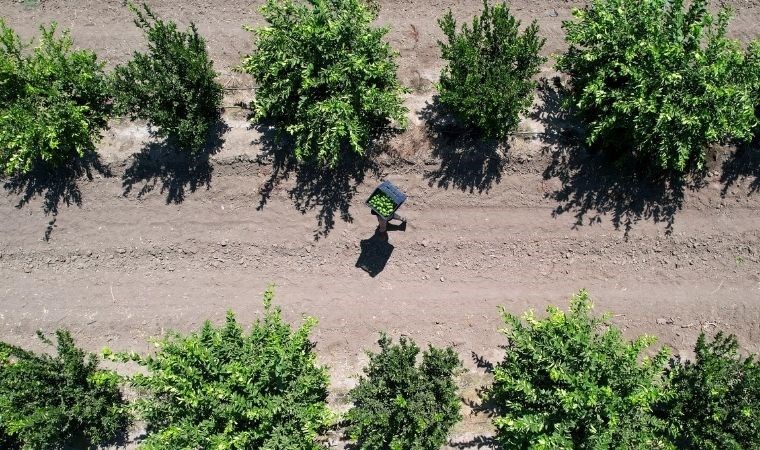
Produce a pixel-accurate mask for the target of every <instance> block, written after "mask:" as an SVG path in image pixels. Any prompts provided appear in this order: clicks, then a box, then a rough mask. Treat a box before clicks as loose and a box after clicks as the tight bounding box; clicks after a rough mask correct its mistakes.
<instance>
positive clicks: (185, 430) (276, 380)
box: [122, 290, 332, 450]
mask: <svg viewBox="0 0 760 450" xmlns="http://www.w3.org/2000/svg"><path fill="white" fill-rule="evenodd" d="M272 296H273V292H272V290H267V292H266V294H265V295H264V317H263V318H262V319H259V320H257V321H256V323H255V324H254V325H253V327H252V328H251V331H250V333H248V334H245V333H244V332H243V330H242V329H241V327H240V326H239V325H238V323H237V321H236V320H235V316H234V315H233V314H232V313H228V314H227V320H226V323H225V324H224V325H223V326H221V327H219V328H216V327H214V326H213V325H212V324H211V323H210V322H206V323H205V324H204V325H203V328H202V329H201V330H200V332H199V333H192V334H190V335H187V336H182V335H179V334H176V333H174V334H168V335H167V336H165V337H164V338H162V339H161V340H159V341H157V342H156V345H157V347H158V352H157V353H156V355H155V356H146V357H140V356H137V355H129V356H128V358H130V359H132V360H135V361H137V362H138V363H139V364H140V365H142V366H144V367H145V368H146V369H147V374H139V375H135V376H134V377H133V378H132V384H133V385H134V386H135V387H136V388H137V389H138V390H139V391H140V392H143V393H144V394H145V395H146V397H144V398H142V399H141V400H139V401H138V402H137V404H136V408H137V410H138V411H139V412H140V415H141V416H142V418H144V419H145V420H146V421H147V422H148V425H149V430H148V436H147V438H146V439H145V441H144V442H143V444H142V445H141V448H143V449H156V450H158V449H167V448H170V449H188V450H189V449H198V448H206V449H251V450H259V449H265V450H279V449H317V448H320V446H319V445H318V444H317V443H316V442H315V438H316V437H317V435H318V433H319V432H320V431H321V430H322V429H323V428H324V427H325V426H327V425H329V423H330V421H331V420H332V416H331V413H330V411H329V410H328V409H327V405H326V402H325V401H326V399H327V385H328V375H327V370H326V369H325V368H324V367H318V366H317V365H316V363H315V358H316V355H315V353H314V352H313V345H312V343H311V342H310V341H309V332H310V330H311V328H312V327H313V326H314V325H315V323H316V321H315V319H313V318H308V319H306V321H305V323H304V324H303V326H301V327H300V328H299V329H298V330H295V331H293V330H292V329H291V327H290V325H289V324H287V323H285V322H283V320H282V318H281V316H280V310H279V308H276V307H273V306H272ZM125 357H126V356H124V355H122V358H125Z"/></svg>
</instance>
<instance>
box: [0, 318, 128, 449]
mask: <svg viewBox="0 0 760 450" xmlns="http://www.w3.org/2000/svg"><path fill="white" fill-rule="evenodd" d="M38 335H39V337H40V339H42V340H43V342H45V343H47V344H49V345H53V344H52V342H50V341H49V340H48V339H47V338H46V337H45V336H44V335H43V334H42V333H38ZM56 340H57V342H56V355H55V356H50V355H47V354H35V353H32V352H30V351H27V350H24V349H21V348H19V347H16V346H13V345H9V344H6V343H4V342H0V444H7V445H8V447H2V448H9V449H11V448H18V447H16V445H19V446H20V448H22V449H24V450H38V449H60V448H64V447H65V446H67V445H76V444H77V443H79V444H78V445H82V444H81V443H82V442H84V443H85V445H93V446H97V445H107V444H109V443H112V441H113V440H115V439H117V438H119V437H120V436H122V435H123V433H124V432H125V430H126V428H127V426H128V425H129V422H130V416H129V414H128V410H127V406H126V402H125V401H124V399H123V398H122V395H121V391H120V390H119V384H120V382H121V378H120V377H119V376H118V375H117V374H116V373H114V372H112V371H109V370H102V369H99V368H98V366H99V361H98V358H97V356H95V355H93V354H87V353H85V352H84V351H83V350H80V349H79V348H77V347H76V346H75V345H74V340H73V339H72V337H71V334H70V333H69V332H68V331H66V330H59V331H57V332H56Z"/></svg>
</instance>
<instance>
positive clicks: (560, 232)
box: [0, 0, 760, 448]
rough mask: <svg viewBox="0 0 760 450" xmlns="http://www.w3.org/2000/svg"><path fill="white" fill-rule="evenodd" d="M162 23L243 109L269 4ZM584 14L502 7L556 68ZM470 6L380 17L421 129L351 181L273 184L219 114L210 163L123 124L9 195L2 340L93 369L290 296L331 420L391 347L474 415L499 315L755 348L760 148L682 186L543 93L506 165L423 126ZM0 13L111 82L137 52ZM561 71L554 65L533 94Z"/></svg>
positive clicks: (100, 5)
mask: <svg viewBox="0 0 760 450" xmlns="http://www.w3.org/2000/svg"><path fill="white" fill-rule="evenodd" d="M149 3H150V4H151V5H152V6H153V7H154V9H155V11H156V12H157V13H158V14H160V15H162V16H166V17H169V18H172V19H175V20H178V21H180V22H182V23H188V22H189V21H195V22H196V23H197V24H198V26H199V29H200V31H201V32H202V33H203V34H204V35H205V36H206V37H207V40H208V44H209V49H210V52H211V55H212V57H213V58H214V59H215V61H216V67H217V69H218V70H219V71H220V72H221V74H222V76H221V77H222V81H223V83H225V85H226V86H227V87H228V88H242V89H241V90H231V91H229V92H228V97H227V99H226V100H225V103H226V104H227V105H233V104H234V103H235V102H238V101H241V100H246V99H249V98H250V95H251V92H250V91H248V90H245V89H247V88H250V87H251V86H250V80H248V79H246V77H244V76H242V75H240V74H236V73H233V72H232V68H233V67H234V66H235V65H236V64H238V63H239V61H240V58H241V56H242V55H244V54H245V53H246V52H248V51H249V50H250V47H251V45H250V39H249V36H248V34H247V33H246V32H244V31H243V30H242V28H241V26H242V25H243V24H259V23H261V18H260V16H259V15H258V13H257V12H256V10H257V8H258V6H260V4H261V3H262V2H261V1H248V2H245V1H220V0H208V1H203V2H200V1H186V0H183V1H178V0H167V1H151V2H149ZM724 3H725V4H728V5H729V6H732V7H733V8H735V14H736V15H735V18H734V20H733V22H732V26H731V34H732V36H734V37H736V38H738V39H740V40H742V41H743V42H747V41H748V40H750V39H752V38H755V37H757V33H758V25H757V24H759V23H760V2H755V1H740V0H734V1H726V2H724ZM583 4H584V2H581V1H551V0H546V1H528V0H515V1H513V2H511V3H510V5H511V9H512V11H513V12H514V13H516V15H517V16H518V17H519V18H521V19H522V20H523V23H527V22H528V21H530V20H532V19H536V20H538V22H539V25H540V26H541V29H542V34H543V35H545V36H546V37H547V39H548V42H547V46H546V49H545V52H546V54H547V55H549V56H551V55H552V54H556V53H557V52H560V51H562V49H563V41H562V39H563V38H562V32H561V22H562V20H566V19H568V18H569V17H570V14H571V9H572V8H573V7H579V6H582V5H583ZM480 5H481V3H480V1H473V0H467V1H452V0H441V1H433V0H425V1H422V0H408V1H402V0H381V6H382V10H381V16H380V18H379V20H378V22H379V23H381V24H384V25H388V26H390V27H391V31H390V33H389V35H388V39H389V41H390V42H391V43H392V44H393V45H394V46H395V47H396V48H397V49H399V50H400V52H401V57H400V59H399V63H400V67H399V75H400V77H401V80H402V82H404V83H405V84H406V85H407V86H409V87H410V88H412V89H413V94H411V95H410V96H409V97H408V99H407V105H408V106H409V108H410V118H411V119H412V126H411V127H410V128H409V130H407V131H406V132H404V133H403V134H401V135H399V136H396V137H394V138H393V139H391V140H390V141H389V142H387V143H386V144H385V145H384V146H383V148H382V150H385V151H384V152H378V154H377V155H375V156H374V157H373V158H372V160H371V162H370V163H368V164H366V165H364V166H362V167H361V169H360V170H356V171H353V172H342V173H340V174H337V175H334V176H325V175H319V174H312V173H308V172H304V171H294V170H292V169H289V168H287V167H282V166H278V165H276V164H273V163H272V161H271V159H270V158H269V157H268V152H269V151H270V150H271V139H270V138H271V136H268V134H267V133H266V132H264V133H262V132H261V130H255V129H249V128H250V127H249V126H248V124H247V122H246V120H245V115H246V112H245V111H244V110H240V109H235V108H228V109H227V110H226V112H225V114H224V124H223V125H220V129H224V130H225V133H224V134H223V135H222V136H221V139H220V141H219V142H218V143H217V144H218V145H217V148H216V149H214V151H210V152H209V154H208V155H206V156H204V157H201V158H200V159H199V160H198V161H188V160H187V159H184V158H183V157H181V156H177V155H176V154H174V153H173V152H172V151H171V149H168V148H166V147H165V146H163V145H162V144H161V143H159V142H155V141H154V140H152V138H151V137H150V134H149V132H148V130H147V128H146V127H145V126H144V124H139V123H138V124H132V123H130V122H128V121H118V120H116V121H114V122H113V123H112V127H111V129H110V130H108V131H107V132H106V133H105V136H104V138H103V141H102V142H101V145H100V147H99V149H98V151H99V154H100V159H99V161H92V164H90V165H89V166H88V167H87V169H86V170H84V169H83V170H82V171H80V172H74V173H72V172H69V173H59V174H56V175H55V176H44V177H43V176H32V177H29V178H26V179H14V180H4V181H3V183H4V186H5V191H6V195H5V196H3V197H2V198H0V230H2V234H0V276H1V277H2V279H3V289H2V291H0V339H3V340H5V341H9V342H12V343H16V344H21V345H24V346H28V347H31V348H34V349H40V348H41V347H40V344H39V343H38V342H37V341H36V339H35V336H34V332H35V330H37V329H42V330H44V331H52V330H54V329H56V328H59V327H66V328H69V329H71V330H72V332H73V334H74V336H75V337H76V339H77V340H78V342H80V343H81V344H82V345H83V346H84V347H86V348H88V349H90V350H93V351H98V350H99V349H101V348H102V347H103V346H108V347H110V348H112V349H114V350H137V351H149V350H150V348H151V346H150V344H149V343H148V341H147V340H148V338H149V337H151V336H157V335H160V334H161V333H162V332H164V331H165V330H167V329H174V330H180V331H190V330H193V329H197V328H198V327H199V326H200V324H201V323H202V322H203V321H204V320H206V319H211V320H215V321H218V320H221V319H222V318H223V316H224V313H225V311H227V310H233V311H235V312H236V313H237V314H238V316H239V318H240V319H241V320H242V321H244V322H246V321H251V320H253V319H254V318H255V317H256V316H257V314H259V313H260V311H261V302H260V294H261V293H262V292H263V290H264V289H265V288H266V286H267V285H268V284H269V283H276V284H277V301H278V303H279V304H280V305H282V307H283V311H284V313H285V316H286V318H288V319H289V320H292V321H294V322H297V321H299V320H300V318H301V317H302V315H304V314H308V315H312V316H315V317H317V318H318V319H319V321H320V323H319V326H318V327H317V329H316V331H315V333H314V335H313V338H314V340H315V341H316V343H317V351H318V352H319V355H320V360H321V361H322V362H323V363H325V364H327V365H329V367H330V372H331V375H332V381H331V383H332V390H333V395H332V397H331V401H332V402H333V405H334V406H335V408H336V409H338V410H342V409H345V407H346V404H345V398H344V395H345V393H346V392H347V390H348V389H350V387H351V386H352V385H353V383H354V382H355V377H356V375H357V374H359V373H360V372H361V368H362V367H363V365H364V363H365V362H366V357H365V355H364V352H363V351H364V349H368V348H373V345H374V342H375V340H376V339H377V337H378V333H379V332H380V331H388V332H389V333H390V334H391V335H393V336H398V335H401V334H404V335H408V336H411V337H413V338H414V339H416V340H417V341H418V342H419V343H421V344H426V343H432V344H435V345H453V346H454V347H455V348H456V349H457V350H458V351H459V352H460V354H461V357H462V359H463V361H464V363H465V367H466V368H467V369H468V373H467V374H465V375H463V376H462V377H461V378H460V386H461V388H462V396H463V397H464V398H465V399H469V400H476V398H477V395H476V390H477V389H478V388H479V387H481V386H482V385H483V384H484V383H487V380H488V374H487V373H485V372H486V371H485V367H484V361H490V362H496V361H498V360H499V359H500V356H501V355H500V350H499V345H501V344H503V343H504V340H503V338H502V337H501V336H500V334H499V332H498V329H499V328H500V327H501V326H502V322H501V321H500V317H499V312H498V307H499V306H503V307H504V308H505V309H506V310H507V311H510V312H514V313H521V312H522V311H524V310H526V309H528V308H533V309H536V310H542V309H543V308H545V307H546V305H548V304H555V305H560V306H565V305H566V304H567V300H568V299H569V297H570V296H571V295H572V294H573V293H574V292H577V291H578V290H579V289H581V288H587V289H588V290H589V291H590V292H591V295H592V297H593V298H594V299H595V303H596V306H597V309H598V310H599V311H610V312H613V313H614V319H613V320H614V322H615V323H616V324H618V325H619V326H620V327H621V328H622V329H623V330H624V332H625V334H626V335H627V336H629V337H633V336H636V335H639V334H654V335H657V336H659V337H660V340H659V343H660V344H663V345H667V346H669V347H671V348H672V349H673V351H674V352H675V353H679V354H683V355H686V356H689V352H690V349H691V348H692V347H693V344H694V342H695V339H696V337H697V335H698V334H699V332H700V330H703V329H704V330H707V331H708V332H712V331H714V330H718V329H721V330H724V331H727V332H730V333H734V334H736V335H737V336H738V337H739V339H740V341H741V344H742V345H743V348H744V350H746V351H750V352H759V351H760V218H759V216H758V213H759V212H760V196H759V195H758V194H757V191H758V189H760V177H759V175H760V173H758V172H759V171H760V156H758V154H759V153H760V152H758V145H754V146H746V147H743V148H739V149H737V148H732V147H725V148H716V149H714V150H713V152H712V155H711V158H710V161H709V168H708V173H707V175H706V176H705V177H704V178H700V179H697V180H694V181H691V182H688V183H685V184H684V185H683V186H676V185H673V184H672V183H671V184H668V183H665V182H663V183H655V182H651V181H645V180H642V179H637V178H636V177H634V176H632V175H630V174H629V172H627V171H625V170H624V169H618V170H616V169H615V168H613V167H611V165H610V164H608V163H607V162H605V161H604V160H603V159H601V158H600V157H598V156H596V155H592V154H589V153H587V152H586V151H585V150H584V149H583V148H582V146H580V145H578V144H577V142H575V141H576V140H575V139H574V138H573V134H572V133H568V132H567V130H568V129H571V128H572V127H571V125H569V123H568V119H567V118H565V117H563V115H562V114H561V112H560V111H559V110H558V108H557V101H558V98H557V96H556V91H554V90H553V88H552V84H551V82H549V83H546V84H545V85H544V87H543V89H542V90H541V91H540V92H539V94H538V95H537V105H538V106H537V107H536V110H535V111H533V112H532V113H531V114H530V115H529V116H528V117H526V118H525V120H524V121H523V124H522V125H521V130H522V131H523V132H526V133H528V134H523V135H520V136H517V137H515V138H513V139H512V140H511V141H510V142H508V143H507V144H506V145H501V146H496V145H495V144H489V143H484V142H470V141H467V140H465V139H463V138H453V137H451V136H449V135H447V134H446V133H445V132H442V131H441V130H436V129H435V127H433V128H432V129H430V128H427V127H426V125H425V119H426V118H427V117H428V116H431V115H432V116H434V115H435V114H436V111H435V109H434V108H433V107H431V106H430V105H431V102H432V100H431V99H432V95H433V93H434V92H433V83H434V82H435V80H436V78H437V74H438V72H439V70H440V68H441V66H442V62H441V60H440V57H439V54H438V50H437V46H436V40H437V39H439V38H440V37H441V35H440V32H439V30H438V27H437V25H436V19H437V18H438V17H439V16H440V15H441V14H442V13H443V12H444V11H445V10H446V9H447V8H452V9H453V10H454V12H455V14H456V15H457V16H458V17H460V18H467V17H469V16H470V15H471V14H473V13H474V12H476V11H477V10H478V9H479V7H480ZM0 14H2V16H3V17H4V18H5V19H6V21H7V22H8V23H9V25H10V26H12V27H13V28H15V29H16V30H18V31H19V32H20V33H21V34H22V35H23V36H26V37H31V36H33V35H34V33H35V30H36V28H37V27H38V25H39V24H42V23H46V22H49V21H52V20H56V21H57V22H59V23H60V24H61V25H62V26H63V27H66V28H71V29H72V34H73V37H74V39H75V42H76V43H77V45H79V46H83V47H88V48H92V49H94V50H95V51H96V52H97V53H98V54H99V55H100V56H101V57H102V58H104V59H105V60H107V61H108V62H109V64H110V65H113V64H116V63H119V62H122V61H124V60H126V59H127V58H128V57H129V55H130V52H131V51H133V50H135V49H139V48H141V45H143V44H142V41H141V36H140V34H139V33H138V30H137V29H136V27H134V26H133V24H132V23H131V19H130V15H129V12H128V11H127V9H126V7H124V6H123V5H122V2H121V1H120V0H119V1H94V0H82V1H77V2H71V1H62V0H60V1H53V0H50V1H43V2H41V3H40V4H38V5H36V6H34V5H33V2H28V1H27V2H16V1H9V0H0ZM555 75H556V74H555V73H554V72H553V70H552V69H551V66H550V65H549V64H547V67H546V68H545V71H544V72H543V73H542V78H544V79H549V80H550V79H551V78H552V77H554V76H555ZM265 131H266V130H265ZM530 133H535V134H530ZM472 150H478V151H476V152H473V151H472ZM483 150H490V151H491V153H489V152H484V151H483ZM473 155H485V156H473ZM383 178H387V179H389V180H391V181H393V182H394V183H396V184H397V185H398V186H400V187H401V188H402V190H404V191H405V192H406V193H407V194H408V196H409V200H408V201H407V203H406V204H405V205H404V206H403V208H402V211H401V213H402V214H403V215H405V216H406V217H407V218H408V219H409V225H408V227H407V229H406V231H405V232H400V231H398V232H391V233H390V240H389V242H388V243H383V242H380V241H378V240H377V239H376V238H374V237H373V233H374V227H375V225H376V221H375V218H374V217H373V216H371V215H370V214H369V210H368V209H367V208H366V207H365V206H364V204H363V203H364V200H365V199H366V198H367V197H368V195H369V194H370V193H371V191H372V189H374V187H375V186H376V184H377V183H378V181H379V180H381V179H383ZM463 408H464V413H465V420H464V421H463V422H462V423H461V424H460V425H459V426H458V427H457V430H456V433H455V437H454V438H453V440H452V444H451V446H452V448H475V447H476V446H477V445H478V442H481V443H482V439H481V438H482V436H483V435H486V436H487V435H488V433H489V431H490V427H489V419H488V418H487V417H484V416H483V415H478V414H469V407H468V406H467V405H463ZM336 439H337V438H336ZM333 443H334V444H335V445H341V444H339V443H337V442H333ZM130 445H133V444H130ZM481 448H482V447H481Z"/></svg>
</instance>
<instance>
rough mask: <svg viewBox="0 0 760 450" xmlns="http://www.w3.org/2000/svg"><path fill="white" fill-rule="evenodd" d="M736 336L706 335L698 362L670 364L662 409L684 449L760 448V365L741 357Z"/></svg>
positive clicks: (699, 345) (699, 343)
mask: <svg viewBox="0 0 760 450" xmlns="http://www.w3.org/2000/svg"><path fill="white" fill-rule="evenodd" d="M738 348H739V344H738V343H737V341H736V338H735V337H734V336H725V335H723V333H718V334H717V335H716V336H715V339H714V340H713V341H712V342H707V340H706V339H705V334H704V333H702V334H701V335H700V336H699V339H698V340H697V345H696V347H695V349H694V352H695V353H696V361H694V362H689V361H686V362H683V361H681V360H675V361H673V362H671V365H670V368H669V370H668V377H667V378H668V380H669V382H670V390H671V393H672V395H671V397H670V398H669V399H668V400H667V401H665V402H663V403H662V405H661V407H660V410H661V412H662V413H663V415H664V417H665V418H666V419H667V420H668V422H669V423H670V425H671V427H672V431H673V434H674V439H675V440H676V442H679V443H681V444H682V445H684V446H685V447H686V448H694V449H706V450H707V449H710V450H718V449H721V450H723V449H726V450H728V449H736V450H739V449H749V448H760V363H758V361H757V360H755V359H754V358H753V357H748V358H742V357H740V356H739V353H738Z"/></svg>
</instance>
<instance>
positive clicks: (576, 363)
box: [484, 291, 670, 449]
mask: <svg viewBox="0 0 760 450" xmlns="http://www.w3.org/2000/svg"><path fill="white" fill-rule="evenodd" d="M591 310H592V304H591V300H590V299H589V297H588V293H587V292H586V291H581V292H580V293H578V294H577V295H575V296H574V297H573V298H572V300H571V302H570V310H569V311H568V312H563V311H561V310H559V309H557V308H555V307H549V308H548V309H547V314H548V315H547V317H545V318H543V319H539V318H537V317H536V316H535V315H534V314H533V313H532V312H528V313H526V314H525V315H524V316H523V318H522V320H521V319H520V318H518V317H515V316H513V315H511V314H508V313H506V312H502V315H503V319H504V322H505V324H506V328H505V329H504V330H503V333H504V334H505V336H506V338H507V345H506V348H505V350H506V355H505V357H504V360H503V361H502V362H500V363H499V364H498V365H497V366H496V367H495V368H494V382H493V385H492V386H491V387H490V388H489V389H488V390H487V391H486V393H485V395H484V397H485V400H486V401H487V402H489V403H490V404H492V405H493V406H494V407H495V408H496V418H495V419H494V420H493V423H494V425H495V426H496V430H497V440H498V442H499V443H500V444H501V445H502V446H503V447H504V448H521V449H550V448H551V449H607V448H619V449H652V448H668V447H669V445H670V444H669V442H668V441H667V439H665V438H663V437H661V436H663V435H664V432H665V428H666V426H665V425H666V424H665V423H664V421H662V420H660V419H658V418H657V417H656V416H655V415H654V414H653V412H652V406H653V405H654V404H656V402H658V401H659V400H661V399H664V398H665V396H666V394H667V391H666V389H665V388H664V386H663V385H662V384H660V383H659V380H660V377H661V374H662V372H663V367H664V364H665V360H666V359H667V351H666V350H665V349H663V350H661V351H659V352H657V354H656V355H655V356H654V357H652V358H649V357H646V356H644V354H643V352H644V350H645V349H647V347H649V346H650V345H651V344H652V343H653V342H654V338H651V337H640V338H638V339H636V340H634V341H632V342H627V341H625V340H624V339H623V337H622V334H621V332H620V330H619V329H618V328H616V327H614V326H613V325H612V324H610V322H609V316H601V317H599V316H592V315H591Z"/></svg>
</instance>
